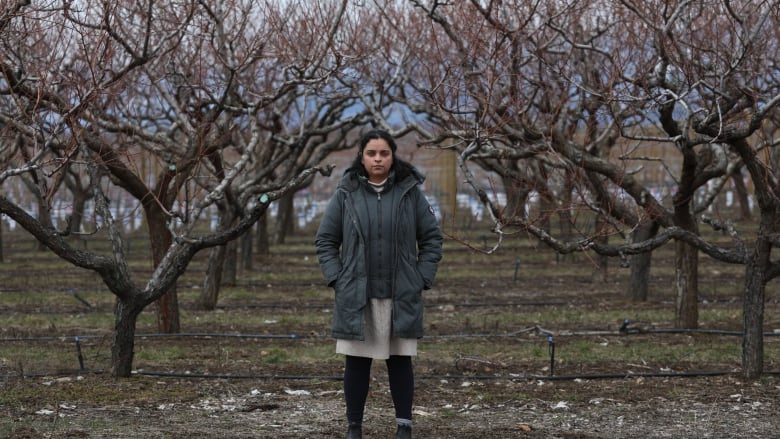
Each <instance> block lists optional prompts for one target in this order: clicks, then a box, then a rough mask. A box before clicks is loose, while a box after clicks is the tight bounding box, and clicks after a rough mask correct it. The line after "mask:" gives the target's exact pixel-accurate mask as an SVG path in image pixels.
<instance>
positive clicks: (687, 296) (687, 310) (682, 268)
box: [674, 241, 699, 329]
mask: <svg viewBox="0 0 780 439" xmlns="http://www.w3.org/2000/svg"><path fill="white" fill-rule="evenodd" d="M674 248H675V270H674V275H675V282H674V285H675V291H676V293H677V309H676V324H675V326H676V327H677V328H684V329H696V328H698V327H699V301H698V296H699V282H698V278H699V250H698V249H697V248H696V247H692V246H691V245H688V244H686V243H685V242H682V241H676V242H675V247H674Z"/></svg>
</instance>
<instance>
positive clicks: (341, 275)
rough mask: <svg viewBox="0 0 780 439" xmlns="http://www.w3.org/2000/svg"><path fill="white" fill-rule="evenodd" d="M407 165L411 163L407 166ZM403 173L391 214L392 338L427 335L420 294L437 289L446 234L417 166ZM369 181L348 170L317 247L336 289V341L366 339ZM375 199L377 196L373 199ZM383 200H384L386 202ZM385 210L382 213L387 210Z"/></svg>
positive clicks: (327, 212) (327, 279) (326, 274)
mask: <svg viewBox="0 0 780 439" xmlns="http://www.w3.org/2000/svg"><path fill="white" fill-rule="evenodd" d="M407 166H409V165H407ZM409 168H410V169H408V171H409V172H405V173H404V175H400V177H399V178H398V180H400V181H396V182H395V183H394V185H395V187H394V188H392V190H393V191H401V196H400V197H397V196H395V197H387V199H388V200H390V199H393V200H398V201H397V202H396V205H394V206H390V209H389V210H386V211H387V212H392V214H394V215H396V218H395V230H394V236H393V237H392V239H391V242H393V243H394V245H393V248H392V254H393V258H392V260H393V264H394V267H393V270H392V272H393V273H394V276H393V282H392V300H393V334H394V335H395V336H397V337H401V338H420V337H422V336H423V300H422V290H424V289H429V288H430V287H431V286H432V285H433V280H434V277H435V276H436V270H437V268H438V264H439V261H440V260H441V257H442V239H443V238H442V234H441V230H440V229H439V225H438V222H437V221H436V217H435V215H434V213H433V209H432V208H431V206H430V204H428V201H427V200H426V199H425V196H424V195H423V193H422V191H420V188H419V185H420V184H421V183H422V182H423V180H424V177H423V176H422V175H421V174H420V173H419V172H418V171H417V170H416V169H414V168H413V167H411V166H409ZM365 184H366V183H365V177H360V176H358V175H357V173H356V172H355V170H354V169H348V170H347V171H346V172H345V173H344V176H343V177H342V179H341V182H340V183H339V186H338V188H337V190H336V193H335V194H334V195H333V197H332V198H331V200H330V201H329V203H328V206H327V208H326V209H325V213H324V216H323V218H322V222H321V223H320V226H319V229H318V230H317V237H316V240H315V246H316V249H317V258H318V259H319V264H320V269H321V270H322V274H323V276H324V278H325V282H326V284H327V285H328V286H330V287H333V288H334V290H335V304H334V307H333V331H332V333H333V337H335V338H341V339H353V340H363V339H364V334H363V328H364V326H365V308H366V303H367V301H368V291H367V285H368V273H367V271H368V267H367V259H368V251H370V249H368V248H366V237H367V236H368V230H367V226H368V223H369V221H368V212H367V211H366V208H365V203H364V202H358V201H359V200H361V199H362V198H361V197H362V196H363V194H360V193H358V191H366V189H365V188H364V187H363V186H364V185H365ZM373 196H375V195H373ZM383 200H384V198H383ZM383 210H384V209H383Z"/></svg>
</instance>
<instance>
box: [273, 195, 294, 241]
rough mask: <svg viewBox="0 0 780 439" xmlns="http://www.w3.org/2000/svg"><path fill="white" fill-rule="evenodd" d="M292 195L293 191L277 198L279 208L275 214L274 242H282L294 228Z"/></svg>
mask: <svg viewBox="0 0 780 439" xmlns="http://www.w3.org/2000/svg"><path fill="white" fill-rule="evenodd" d="M294 197H295V194H294V193H289V194H287V195H285V196H283V197H282V198H280V199H279V210H278V211H277V214H276V231H275V232H276V235H275V237H274V242H275V243H276V244H284V241H285V239H286V238H287V235H288V234H292V233H293V231H294V230H295V210H294V205H293V200H294Z"/></svg>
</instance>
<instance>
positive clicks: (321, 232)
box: [314, 193, 343, 287]
mask: <svg viewBox="0 0 780 439" xmlns="http://www.w3.org/2000/svg"><path fill="white" fill-rule="evenodd" d="M342 202H343V197H342V196H341V195H340V194H339V193H336V194H335V195H334V196H333V197H331V199H330V201H329V202H328V205H327V207H326V208H325V213H324V214H323V216H322V221H321V222H320V225H319V228H318V229H317V236H316V238H315V240H314V246H315V248H316V250H317V260H318V261H319V264H320V270H321V271H322V275H323V277H324V278H325V283H326V284H327V285H328V286H329V287H332V286H333V285H334V284H335V283H336V280H338V276H339V273H341V255H340V248H341V242H342V240H343V236H342V233H343V227H342V220H343V217H342V216H343V211H342Z"/></svg>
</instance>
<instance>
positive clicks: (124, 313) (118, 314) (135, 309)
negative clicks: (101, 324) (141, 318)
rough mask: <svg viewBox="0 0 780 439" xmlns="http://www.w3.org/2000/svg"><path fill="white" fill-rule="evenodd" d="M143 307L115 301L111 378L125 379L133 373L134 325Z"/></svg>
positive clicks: (118, 300)
mask: <svg viewBox="0 0 780 439" xmlns="http://www.w3.org/2000/svg"><path fill="white" fill-rule="evenodd" d="M141 310H143V306H134V305H133V304H131V303H129V302H125V301H122V300H120V299H117V301H116V304H115V306H114V335H113V337H114V338H113V343H112V344H111V376H113V377H115V378H127V377H129V376H130V374H131V373H132V371H133V356H134V354H135V352H134V348H135V325H136V321H137V320H138V315H139V314H140V313H141Z"/></svg>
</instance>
